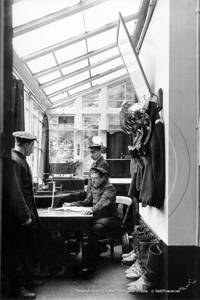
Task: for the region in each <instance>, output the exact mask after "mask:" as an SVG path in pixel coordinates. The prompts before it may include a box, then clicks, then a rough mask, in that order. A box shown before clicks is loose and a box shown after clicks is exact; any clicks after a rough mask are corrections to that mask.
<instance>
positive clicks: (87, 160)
mask: <svg viewBox="0 0 200 300" xmlns="http://www.w3.org/2000/svg"><path fill="white" fill-rule="evenodd" d="M100 120H101V117H100V116H99V115H94V116H83V149H84V163H83V174H84V175H88V174H89V170H90V168H91V165H92V159H91V157H90V153H89V150H88V147H89V146H90V145H91V144H92V138H93V137H94V136H98V135H100V131H99V124H100Z"/></svg>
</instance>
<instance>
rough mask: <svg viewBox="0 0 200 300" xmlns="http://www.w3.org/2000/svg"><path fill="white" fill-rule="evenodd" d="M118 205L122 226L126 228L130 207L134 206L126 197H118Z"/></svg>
mask: <svg viewBox="0 0 200 300" xmlns="http://www.w3.org/2000/svg"><path fill="white" fill-rule="evenodd" d="M116 204H117V206H118V210H119V214H120V217H121V220H122V222H121V225H122V226H125V223H126V217H127V215H128V211H129V207H130V205H131V204H132V199H131V198H129V197H126V196H116Z"/></svg>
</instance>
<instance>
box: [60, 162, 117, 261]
mask: <svg viewBox="0 0 200 300" xmlns="http://www.w3.org/2000/svg"><path fill="white" fill-rule="evenodd" d="M91 169H92V171H93V172H92V174H91V178H92V186H91V189H90V192H89V194H88V195H87V198H86V199H85V200H83V201H78V202H72V203H66V202H65V203H64V204H63V206H84V207H88V209H87V210H85V211H84V212H83V214H93V216H94V221H93V223H92V225H91V229H90V230H91V240H90V247H91V252H92V253H91V257H92V262H94V260H95V259H96V258H97V257H98V255H100V254H101V253H103V252H106V251H107V250H108V248H107V246H106V243H102V242H100V241H99V240H100V239H103V238H105V236H106V237H107V232H108V231H110V229H112V228H117V227H119V226H120V216H119V212H118V209H117V206H116V205H115V203H116V190H115V187H114V186H113V185H112V184H111V183H110V182H109V180H108V178H109V175H108V173H107V171H106V170H105V169H103V168H101V167H92V168H91Z"/></svg>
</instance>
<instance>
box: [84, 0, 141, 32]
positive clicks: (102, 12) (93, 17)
mask: <svg viewBox="0 0 200 300" xmlns="http://www.w3.org/2000/svg"><path fill="white" fill-rule="evenodd" d="M140 2H141V1H140V0H134V1H133V0H110V1H108V2H106V3H102V4H101V5H98V6H95V7H92V8H90V9H88V10H86V11H85V12H84V14H85V20H86V21H85V23H86V31H90V30H95V29H96V28H99V27H102V26H104V25H105V24H108V23H111V22H114V21H117V19H118V13H119V12H121V14H122V16H123V17H125V16H129V15H131V14H134V13H136V12H137V11H138V9H139V5H140Z"/></svg>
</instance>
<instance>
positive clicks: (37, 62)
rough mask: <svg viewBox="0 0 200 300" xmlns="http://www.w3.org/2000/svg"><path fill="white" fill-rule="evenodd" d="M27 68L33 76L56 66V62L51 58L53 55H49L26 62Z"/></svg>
mask: <svg viewBox="0 0 200 300" xmlns="http://www.w3.org/2000/svg"><path fill="white" fill-rule="evenodd" d="M27 66H28V67H29V69H30V71H31V72H32V74H35V73H38V72H40V71H43V70H46V69H49V68H51V67H54V66H56V61H55V58H54V57H53V54H52V53H50V54H47V55H44V56H41V57H39V58H36V59H34V60H31V61H29V62H27Z"/></svg>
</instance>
